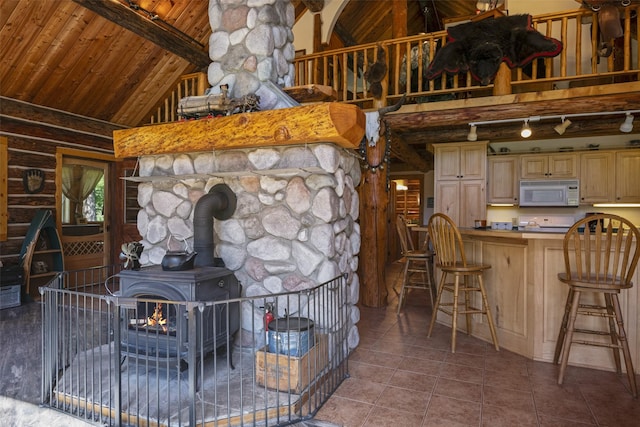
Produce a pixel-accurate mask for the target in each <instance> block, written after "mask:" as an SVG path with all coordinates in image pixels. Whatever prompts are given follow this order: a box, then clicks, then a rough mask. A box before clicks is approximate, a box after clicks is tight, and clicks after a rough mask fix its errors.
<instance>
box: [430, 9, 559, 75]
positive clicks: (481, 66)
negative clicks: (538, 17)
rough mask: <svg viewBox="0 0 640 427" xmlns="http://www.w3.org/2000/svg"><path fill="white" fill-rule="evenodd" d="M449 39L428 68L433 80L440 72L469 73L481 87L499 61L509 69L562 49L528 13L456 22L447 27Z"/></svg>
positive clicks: (555, 53)
mask: <svg viewBox="0 0 640 427" xmlns="http://www.w3.org/2000/svg"><path fill="white" fill-rule="evenodd" d="M447 33H448V41H447V44H446V45H445V46H443V47H442V48H441V49H439V50H438V51H437V52H436V55H435V57H434V58H433V62H432V63H431V65H430V66H429V69H428V70H427V75H426V77H427V79H429V80H432V79H434V78H436V77H438V76H439V75H441V74H442V73H443V72H447V73H449V74H457V73H460V72H467V71H470V72H471V76H472V77H473V78H474V79H476V80H478V81H479V82H480V84H481V85H482V86H486V85H488V84H489V83H490V82H491V80H492V79H493V77H494V76H495V75H496V73H497V72H498V68H499V67H500V63H501V62H503V61H504V62H506V63H507V65H508V66H509V68H514V67H523V66H525V65H527V64H529V63H530V62H531V61H533V60H534V59H536V58H539V57H553V56H556V55H558V54H559V53H560V52H561V51H562V43H561V42H560V41H559V40H556V39H553V38H550V37H545V36H544V35H542V34H541V33H539V32H538V31H536V30H535V29H534V28H533V26H532V25H531V15H513V16H503V17H499V18H488V19H484V20H482V21H477V22H469V23H465V24H459V25H456V26H454V27H451V28H449V29H448V30H447Z"/></svg>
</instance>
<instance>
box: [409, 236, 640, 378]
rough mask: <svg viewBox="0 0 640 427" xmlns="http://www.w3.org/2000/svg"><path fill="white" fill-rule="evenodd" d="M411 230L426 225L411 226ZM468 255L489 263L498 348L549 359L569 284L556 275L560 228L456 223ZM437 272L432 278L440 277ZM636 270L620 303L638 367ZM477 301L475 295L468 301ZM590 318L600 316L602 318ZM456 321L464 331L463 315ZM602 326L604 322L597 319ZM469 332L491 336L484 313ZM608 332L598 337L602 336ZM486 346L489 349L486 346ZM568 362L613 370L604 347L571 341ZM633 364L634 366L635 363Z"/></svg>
mask: <svg viewBox="0 0 640 427" xmlns="http://www.w3.org/2000/svg"><path fill="white" fill-rule="evenodd" d="M414 231H416V232H421V231H422V232H424V231H427V228H426V227H423V226H416V227H415V228H414ZM460 234H462V239H463V241H464V245H465V253H466V256H467V259H468V260H470V261H474V262H481V263H485V264H490V265H491V268H490V269H489V270H487V271H485V274H484V281H485V287H486V288H487V294H488V299H489V304H490V306H491V310H492V315H493V317H494V319H495V324H496V329H497V333H498V340H499V343H500V347H501V349H504V350H509V351H512V352H514V353H517V354H520V355H523V356H526V357H529V358H531V359H534V360H538V361H546V362H552V361H553V355H554V350H555V345H556V339H557V336H558V331H559V328H560V324H561V322H562V316H563V314H564V306H565V301H566V297H567V293H568V287H567V286H566V285H565V284H564V283H562V282H560V281H559V280H558V278H557V275H558V273H559V272H561V271H563V270H564V254H563V250H562V243H563V239H564V233H563V232H538V231H528V230H524V231H520V230H493V229H474V228H461V229H460ZM439 276H440V275H439V274H438V273H437V274H436V282H437V281H438V280H439ZM639 276H640V274H639V273H638V271H637V270H636V272H635V276H634V284H635V285H636V286H634V287H633V288H631V289H628V290H626V291H623V292H621V294H620V304H621V306H622V312H623V314H624V322H625V328H626V332H627V335H628V339H629V346H630V348H631V356H632V358H633V363H634V365H635V366H636V367H640V337H639V335H640V331H639V329H640V315H639V312H638V306H639V305H640V292H638V284H639V283H640V280H639ZM473 303H474V305H475V306H477V307H479V300H474V301H473ZM594 321H599V322H603V320H602V319H594ZM438 322H439V323H443V324H447V325H451V317H450V316H447V315H446V314H444V313H438ZM458 325H460V327H461V328H462V331H463V332H465V331H464V328H466V325H465V322H464V321H459V322H458ZM602 328H603V329H606V325H605V324H604V323H602ZM472 335H474V336H476V337H478V338H481V339H483V340H485V341H487V342H491V336H490V333H489V328H488V325H487V324H486V319H484V320H483V316H480V315H476V316H474V317H473V322H472ZM606 340H607V337H603V342H606ZM488 351H491V350H488ZM569 363H570V364H572V365H577V366H585V367H589V368H595V369H605V370H612V371H613V370H615V363H614V360H613V352H612V351H611V350H610V349H608V348H599V347H591V346H579V345H577V346H573V347H572V349H571V354H570V359H569ZM636 370H637V369H636Z"/></svg>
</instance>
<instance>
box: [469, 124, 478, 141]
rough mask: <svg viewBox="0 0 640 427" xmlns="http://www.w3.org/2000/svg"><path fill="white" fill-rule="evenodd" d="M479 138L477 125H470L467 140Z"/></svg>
mask: <svg viewBox="0 0 640 427" xmlns="http://www.w3.org/2000/svg"><path fill="white" fill-rule="evenodd" d="M477 140H478V129H477V128H476V125H469V134H468V135H467V141H477Z"/></svg>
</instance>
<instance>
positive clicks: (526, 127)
mask: <svg viewBox="0 0 640 427" xmlns="http://www.w3.org/2000/svg"><path fill="white" fill-rule="evenodd" d="M520 136H521V137H523V138H529V137H530V136H531V128H530V127H529V119H524V123H523V124H522V130H521V131H520Z"/></svg>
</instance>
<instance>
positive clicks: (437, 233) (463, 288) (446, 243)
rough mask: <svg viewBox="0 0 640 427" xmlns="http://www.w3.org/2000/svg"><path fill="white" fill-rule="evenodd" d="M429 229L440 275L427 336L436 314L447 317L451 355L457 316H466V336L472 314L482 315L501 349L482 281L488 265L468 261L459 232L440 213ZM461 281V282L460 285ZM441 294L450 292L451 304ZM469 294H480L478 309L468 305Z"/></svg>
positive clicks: (454, 346)
mask: <svg viewBox="0 0 640 427" xmlns="http://www.w3.org/2000/svg"><path fill="white" fill-rule="evenodd" d="M428 228H429V236H430V237H431V240H432V242H433V247H434V249H435V253H436V266H437V267H438V268H439V269H440V271H441V272H442V276H441V277H440V283H439V285H438V293H437V297H436V305H435V307H434V308H433V314H432V316H431V324H430V325H429V333H428V336H429V337H430V336H431V332H432V330H433V325H434V324H435V322H436V318H437V315H438V311H442V312H444V313H446V314H448V315H450V316H451V319H452V321H451V322H452V327H451V352H452V353H455V351H456V329H457V327H458V314H464V315H465V316H466V321H467V334H471V316H472V315H473V314H484V315H485V316H486V317H487V322H488V323H489V330H490V332H491V339H492V340H493V344H494V346H495V348H496V350H500V346H499V345H498V337H497V335H496V329H495V326H494V322H493V318H492V316H491V311H490V309H489V303H488V301H487V293H486V291H485V287H484V283H483V280H482V274H483V272H484V271H485V270H487V269H489V268H491V266H490V265H488V264H475V263H470V262H468V261H467V258H466V256H465V253H464V245H463V243H462V237H461V236H460V231H459V230H458V227H457V226H456V225H455V223H454V222H453V220H452V219H451V218H449V217H448V216H447V215H444V214H441V213H436V214H433V215H432V216H431V218H430V219H429V226H428ZM452 276H453V277H452ZM460 278H462V279H463V280H462V281H463V283H460ZM444 292H450V293H451V294H452V295H453V300H452V302H443V301H442V295H443V293H444ZM461 292H462V293H463V294H464V301H463V302H460V301H459V296H460V293H461ZM472 292H477V293H480V296H481V299H482V301H481V304H482V306H481V308H476V307H473V306H472V305H471V298H470V294H471V293H472Z"/></svg>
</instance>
